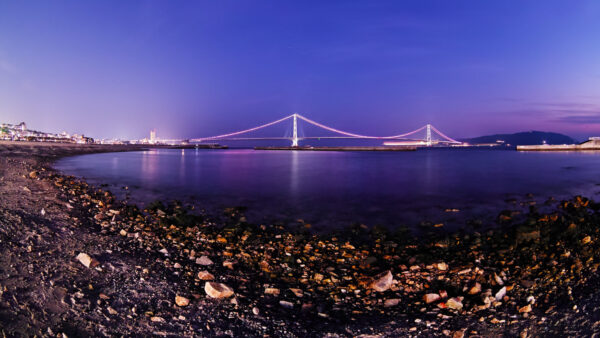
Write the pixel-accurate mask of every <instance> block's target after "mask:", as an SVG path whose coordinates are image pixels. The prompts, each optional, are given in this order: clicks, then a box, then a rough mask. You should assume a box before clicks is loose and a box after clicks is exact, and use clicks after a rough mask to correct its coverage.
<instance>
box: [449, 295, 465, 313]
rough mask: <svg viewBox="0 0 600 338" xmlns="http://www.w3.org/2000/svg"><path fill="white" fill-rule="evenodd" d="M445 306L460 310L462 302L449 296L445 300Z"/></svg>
mask: <svg viewBox="0 0 600 338" xmlns="http://www.w3.org/2000/svg"><path fill="white" fill-rule="evenodd" d="M446 306H448V308H450V309H454V310H461V309H462V308H463V304H462V301H461V299H460V298H450V299H448V300H447V301H446Z"/></svg>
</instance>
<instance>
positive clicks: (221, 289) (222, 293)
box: [204, 282, 233, 298]
mask: <svg viewBox="0 0 600 338" xmlns="http://www.w3.org/2000/svg"><path fill="white" fill-rule="evenodd" d="M204 292H206V294H207V295H208V296H209V297H212V298H228V297H231V296H233V289H232V288H230V287H229V286H227V285H225V284H223V283H215V282H206V284H204Z"/></svg>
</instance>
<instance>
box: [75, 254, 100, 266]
mask: <svg viewBox="0 0 600 338" xmlns="http://www.w3.org/2000/svg"><path fill="white" fill-rule="evenodd" d="M76 258H77V260H78V261H79V262H80V263H81V264H83V265H85V267H86V268H94V267H96V266H98V265H100V262H98V261H97V260H95V259H93V258H92V257H90V256H89V255H88V254H86V253H85V252H81V253H80V254H79V255H77V257H76Z"/></svg>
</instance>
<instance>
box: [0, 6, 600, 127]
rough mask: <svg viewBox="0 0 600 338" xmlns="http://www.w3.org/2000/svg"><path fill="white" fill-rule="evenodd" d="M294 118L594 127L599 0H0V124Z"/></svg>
mask: <svg viewBox="0 0 600 338" xmlns="http://www.w3.org/2000/svg"><path fill="white" fill-rule="evenodd" d="M293 112H298V113H301V114H303V115H305V116H307V117H309V118H311V119H313V120H316V121H319V122H322V123H324V124H327V125H330V126H332V127H335V128H339V129H344V130H347V131H351V132H356V133H361V134H372V135H373V134H374V135H391V134H398V133H401V132H406V131H410V130H413V129H416V128H417V127H420V126H422V125H424V124H426V123H428V122H430V123H432V124H434V125H435V126H436V127H438V129H440V130H442V131H443V132H445V133H446V134H448V135H450V136H452V137H455V138H461V137H470V136H478V135H483V134H489V133H499V132H516V131H525V130H543V131H556V132H562V133H566V134H568V135H571V136H574V137H577V138H584V137H587V136H593V135H600V2H598V1H594V0H589V1H506V0H501V1H423V0H417V1H390V2H374V1H362V2H359V1H314V2H312V1H297V2H291V1H269V2H266V1H265V2H263V1H52V2H50V1H28V2H22V1H4V2H0V121H1V122H9V123H14V122H20V121H25V122H27V123H28V125H29V126H30V127H32V128H34V129H38V130H45V131H54V132H60V131H63V130H65V131H68V132H79V133H85V134H86V135H89V136H92V137H97V138H102V137H119V138H141V137H145V136H147V135H148V131H149V130H150V129H151V128H156V129H157V130H158V134H159V136H161V137H172V138H190V137H202V136H209V135H214V134H220V133H225V132H228V131H234V130H237V129H244V128H248V127H252V126H255V125H258V124H261V123H264V122H268V121H271V120H275V119H278V118H280V117H283V116H285V115H289V114H290V113H293ZM279 132H280V131H277V130H276V131H275V132H274V134H277V133H279ZM273 136H281V135H273Z"/></svg>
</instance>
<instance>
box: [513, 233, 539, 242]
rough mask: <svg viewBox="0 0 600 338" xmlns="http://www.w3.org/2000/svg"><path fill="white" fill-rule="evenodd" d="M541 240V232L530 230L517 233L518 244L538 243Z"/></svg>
mask: <svg viewBox="0 0 600 338" xmlns="http://www.w3.org/2000/svg"><path fill="white" fill-rule="evenodd" d="M539 239H540V231H539V230H530V231H525V230H521V231H519V232H518V233H517V243H521V242H529V241H537V240H539Z"/></svg>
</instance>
